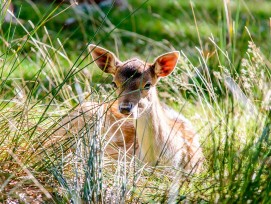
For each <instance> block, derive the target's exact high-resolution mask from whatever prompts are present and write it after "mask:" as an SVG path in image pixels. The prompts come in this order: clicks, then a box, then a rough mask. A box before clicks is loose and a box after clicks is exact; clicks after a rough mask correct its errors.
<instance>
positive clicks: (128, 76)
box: [89, 44, 180, 116]
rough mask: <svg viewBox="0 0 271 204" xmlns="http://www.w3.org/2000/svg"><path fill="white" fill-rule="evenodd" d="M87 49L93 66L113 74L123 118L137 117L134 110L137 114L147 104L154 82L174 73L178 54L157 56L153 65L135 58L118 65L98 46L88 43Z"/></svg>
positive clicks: (171, 53) (153, 89) (112, 56)
mask: <svg viewBox="0 0 271 204" xmlns="http://www.w3.org/2000/svg"><path fill="white" fill-rule="evenodd" d="M89 50H90V52H91V55H92V58H93V60H94V61H95V63H96V64H97V66H98V67H99V68H100V69H101V70H102V71H104V72H106V73H109V74H112V75H113V82H112V83H113V85H114V86H115V88H116V92H117V94H118V95H119V98H118V105H119V111H120V112H121V113H122V114H125V115H129V114H131V113H133V114H134V116H137V115H138V114H135V110H137V108H138V109H140V110H139V112H140V111H143V110H144V109H146V108H147V107H148V106H150V105H151V103H152V101H151V100H150V95H151V93H153V92H155V91H156V88H155V86H156V84H157V82H158V80H159V79H160V78H161V77H166V76H168V75H169V74H170V73H171V72H172V71H173V70H174V68H175V66H176V64H177V62H178V58H179V55H180V53H179V51H173V52H169V53H166V54H163V55H161V56H159V57H157V58H156V59H155V60H154V62H153V63H147V62H145V61H142V60H140V59H137V58H132V59H130V60H127V61H125V62H121V61H120V60H119V59H118V58H117V57H116V56H115V55H114V54H113V53H112V52H110V51H108V50H106V49H104V48H102V47H99V46H96V45H92V44H91V45H89ZM155 93H156V92H155ZM137 111H138V110H137Z"/></svg>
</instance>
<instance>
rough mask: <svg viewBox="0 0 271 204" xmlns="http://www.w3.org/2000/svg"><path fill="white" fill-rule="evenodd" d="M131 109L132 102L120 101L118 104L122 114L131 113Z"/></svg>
mask: <svg viewBox="0 0 271 204" xmlns="http://www.w3.org/2000/svg"><path fill="white" fill-rule="evenodd" d="M132 109H133V104H132V103H130V102H129V103H121V104H120V105H119V111H120V112H121V113H122V114H125V115H129V114H130V113H131V110H132Z"/></svg>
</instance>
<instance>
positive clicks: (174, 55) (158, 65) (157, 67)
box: [154, 51, 180, 77]
mask: <svg viewBox="0 0 271 204" xmlns="http://www.w3.org/2000/svg"><path fill="white" fill-rule="evenodd" d="M179 57H180V52H179V51H173V52H169V53H166V54H163V55H161V56H159V57H157V58H156V60H155V61H154V72H155V74H156V75H157V76H158V77H165V76H167V75H169V74H170V73H171V72H172V71H173V70H174V68H175V67H176V65H177V63H178V59H179Z"/></svg>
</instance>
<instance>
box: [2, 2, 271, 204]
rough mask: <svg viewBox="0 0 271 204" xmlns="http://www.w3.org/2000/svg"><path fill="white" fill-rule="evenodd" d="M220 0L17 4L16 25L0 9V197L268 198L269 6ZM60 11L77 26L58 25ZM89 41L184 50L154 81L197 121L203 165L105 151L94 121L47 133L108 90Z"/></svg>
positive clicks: (130, 52)
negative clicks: (196, 170) (152, 162)
mask: <svg viewBox="0 0 271 204" xmlns="http://www.w3.org/2000/svg"><path fill="white" fill-rule="evenodd" d="M225 2H226V1H221V2H217V1H215V0H208V1H200V0H195V1H193V2H189V1H161V2H159V3H157V1H154V0H150V1H146V2H143V1H135V0H133V1H129V5H128V9H126V10H123V11H122V10H119V9H118V8H116V7H111V6H110V5H109V6H103V7H101V8H99V7H89V8H84V9H83V11H84V12H85V14H84V15H79V14H78V13H77V12H75V10H74V9H73V8H70V7H69V5H67V4H66V5H65V4H62V5H58V4H49V3H48V2H46V1H38V2H36V3H35V4H31V2H30V1H15V2H14V3H15V4H16V5H17V17H19V18H20V19H21V20H22V21H21V22H22V23H21V24H10V23H6V22H4V20H3V13H1V18H0V26H1V29H0V38H1V40H0V96H1V98H0V135H1V137H0V167H1V168H0V202H11V201H14V202H17V203H33V202H34V201H37V202H45V203H46V202H47V203H68V202H70V201H72V202H73V203H84V202H86V203H91V202H94V203H99V202H105V203H107V202H109V201H110V199H112V200H113V201H115V202H116V203H119V202H132V203H136V202H138V203H158V202H161V203H163V202H180V201H184V202H185V201H191V202H196V203H213V202H216V203H269V202H270V199H269V197H270V191H271V185H270V180H271V178H270V175H271V174H270V151H271V149H270V128H271V112H270V110H271V109H270V108H271V103H270V101H271V92H270V87H271V71H270V70H271V61H270V46H269V43H268V42H269V38H270V24H269V22H270V12H269V11H270V8H271V3H269V2H268V1H256V0H249V1H242V0H240V1H231V3H230V5H229V6H228V7H227V9H226V8H225V4H224V3H225ZM256 5H257V6H256ZM2 6H3V2H2V3H1V8H2ZM90 8H91V10H88V9H90ZM65 9H66V10H65ZM3 11H4V10H3ZM69 17H74V18H75V19H76V23H75V24H72V25H70V26H65V21H66V20H67V18H69ZM227 19H228V22H227ZM88 43H96V44H99V45H101V46H104V47H106V48H107V49H109V50H112V51H113V52H115V53H116V54H117V55H118V56H119V57H120V59H122V60H125V59H128V58H130V57H134V56H138V57H140V58H142V59H143V60H146V59H148V60H149V61H152V60H153V59H154V58H155V57H156V56H158V55H160V54H162V53H164V52H167V51H170V50H173V49H176V50H180V51H181V59H180V61H179V64H178V67H177V69H176V70H175V71H174V73H173V74H172V75H171V76H170V77H168V78H165V79H163V80H161V81H160V82H159V85H158V89H159V94H160V98H161V100H162V101H163V102H165V103H167V104H168V105H170V106H171V107H173V108H174V109H176V110H177V111H181V113H182V114H183V115H185V116H186V117H187V118H189V119H190V120H191V122H192V123H193V124H194V125H195V126H196V128H197V130H198V133H199V135H200V138H201V142H202V148H203V151H204V155H205V157H206V162H205V165H204V170H203V171H202V172H201V173H200V174H198V175H185V174H184V173H183V172H182V171H181V170H179V169H173V168H172V167H168V168H167V167H156V168H151V167H148V166H144V165H143V164H142V163H141V162H140V161H137V160H136V161H135V162H134V161H126V160H125V158H122V157H120V158H119V160H117V161H116V160H112V159H109V158H106V157H103V156H102V154H101V152H100V150H101V148H103V145H104V143H105V141H104V139H103V133H102V132H101V131H99V128H100V127H101V124H100V123H99V120H97V121H95V122H94V123H93V124H91V125H93V126H94V129H95V128H96V129H97V131H96V132H95V134H94V133H93V132H92V131H91V128H90V127H89V126H86V127H85V128H84V129H83V130H82V131H83V132H82V133H81V134H78V135H76V134H75V135H73V136H72V137H70V138H54V136H53V134H52V133H53V131H54V128H55V125H56V124H57V122H58V121H59V120H61V118H62V117H64V116H65V115H67V114H68V113H69V112H70V111H72V110H73V109H74V108H75V107H76V106H78V104H79V103H80V102H82V101H96V102H103V101H108V100H110V99H112V98H114V90H113V89H112V87H111V85H110V82H111V77H110V76H108V75H106V74H103V73H101V72H100V71H99V70H98V69H97V68H96V67H95V65H94V64H93V63H92V60H91V57H90V56H89V53H88V50H87V49H86V46H87V44H88ZM91 125H90V126H91Z"/></svg>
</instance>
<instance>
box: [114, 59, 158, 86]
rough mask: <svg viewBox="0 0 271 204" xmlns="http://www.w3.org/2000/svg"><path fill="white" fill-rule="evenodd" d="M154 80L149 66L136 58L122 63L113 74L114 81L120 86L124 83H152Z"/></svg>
mask: <svg viewBox="0 0 271 204" xmlns="http://www.w3.org/2000/svg"><path fill="white" fill-rule="evenodd" d="M154 78H155V76H154V71H153V70H152V69H151V64H149V63H146V62H143V61H141V60H139V59H137V58H134V59H131V60H128V61H126V62H123V63H122V64H121V65H119V66H118V68H117V70H116V73H115V81H116V82H118V83H121V84H123V83H124V82H128V84H129V82H130V83H133V84H141V83H142V82H143V83H144V82H147V81H152V80H154Z"/></svg>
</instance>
